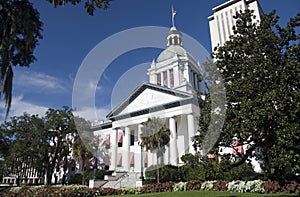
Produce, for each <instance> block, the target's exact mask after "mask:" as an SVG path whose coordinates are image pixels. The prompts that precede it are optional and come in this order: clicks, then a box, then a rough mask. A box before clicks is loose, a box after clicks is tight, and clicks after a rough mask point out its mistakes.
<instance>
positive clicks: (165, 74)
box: [163, 71, 168, 87]
mask: <svg viewBox="0 0 300 197" xmlns="http://www.w3.org/2000/svg"><path fill="white" fill-rule="evenodd" d="M163 80H164V81H163V82H164V86H167V87H168V73H167V71H164V72H163Z"/></svg>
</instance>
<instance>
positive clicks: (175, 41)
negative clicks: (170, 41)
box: [174, 36, 178, 45]
mask: <svg viewBox="0 0 300 197" xmlns="http://www.w3.org/2000/svg"><path fill="white" fill-rule="evenodd" d="M174 44H175V45H177V44H178V38H177V36H175V37H174Z"/></svg>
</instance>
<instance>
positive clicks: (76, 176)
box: [68, 173, 83, 184]
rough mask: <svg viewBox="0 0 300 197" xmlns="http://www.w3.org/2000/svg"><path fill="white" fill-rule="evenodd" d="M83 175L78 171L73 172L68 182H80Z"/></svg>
mask: <svg viewBox="0 0 300 197" xmlns="http://www.w3.org/2000/svg"><path fill="white" fill-rule="evenodd" d="M82 178H83V175H82V174H80V173H76V174H73V175H72V176H71V177H70V180H69V182H68V183H69V184H82Z"/></svg>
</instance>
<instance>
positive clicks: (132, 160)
mask: <svg viewBox="0 0 300 197" xmlns="http://www.w3.org/2000/svg"><path fill="white" fill-rule="evenodd" d="M133 166H134V152H130V167H133Z"/></svg>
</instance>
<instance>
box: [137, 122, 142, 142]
mask: <svg viewBox="0 0 300 197" xmlns="http://www.w3.org/2000/svg"><path fill="white" fill-rule="evenodd" d="M142 128H143V125H142V124H138V141H141V134H142Z"/></svg>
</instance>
